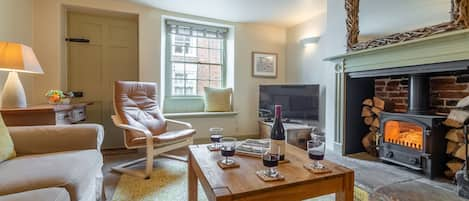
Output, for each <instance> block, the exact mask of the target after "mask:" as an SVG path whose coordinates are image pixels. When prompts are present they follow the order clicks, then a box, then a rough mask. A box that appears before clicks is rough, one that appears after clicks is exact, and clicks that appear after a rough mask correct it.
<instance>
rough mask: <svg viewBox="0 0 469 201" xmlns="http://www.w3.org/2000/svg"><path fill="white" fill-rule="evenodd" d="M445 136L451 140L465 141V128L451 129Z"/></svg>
mask: <svg viewBox="0 0 469 201" xmlns="http://www.w3.org/2000/svg"><path fill="white" fill-rule="evenodd" d="M445 138H446V139H447V140H449V141H452V142H456V143H461V142H464V131H463V129H462V128H461V129H454V128H453V129H451V130H449V131H448V132H447V133H446V136H445Z"/></svg>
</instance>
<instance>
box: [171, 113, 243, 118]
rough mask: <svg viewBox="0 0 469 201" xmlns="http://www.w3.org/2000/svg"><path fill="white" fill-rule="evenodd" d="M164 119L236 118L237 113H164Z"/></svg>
mask: <svg viewBox="0 0 469 201" xmlns="http://www.w3.org/2000/svg"><path fill="white" fill-rule="evenodd" d="M163 115H164V117H165V118H169V119H170V118H208V117H220V116H236V115H238V112H190V113H165V114H163Z"/></svg>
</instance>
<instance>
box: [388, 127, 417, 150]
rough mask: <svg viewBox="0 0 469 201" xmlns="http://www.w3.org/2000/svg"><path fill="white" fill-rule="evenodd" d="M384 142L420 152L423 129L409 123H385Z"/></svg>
mask: <svg viewBox="0 0 469 201" xmlns="http://www.w3.org/2000/svg"><path fill="white" fill-rule="evenodd" d="M384 141H385V142H387V143H393V144H398V145H401V146H404V147H408V148H412V149H416V150H420V151H421V150H422V147H423V128H422V127H421V126H419V125H417V124H414V123H410V122H404V121H387V122H385V126H384Z"/></svg>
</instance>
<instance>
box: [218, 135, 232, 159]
mask: <svg viewBox="0 0 469 201" xmlns="http://www.w3.org/2000/svg"><path fill="white" fill-rule="evenodd" d="M220 150H221V155H222V156H224V157H225V159H223V160H222V161H221V163H223V164H224V165H232V164H234V163H235V161H234V159H231V158H229V157H231V156H234V154H235V150H236V138H233V137H224V138H222V139H221V148H220Z"/></svg>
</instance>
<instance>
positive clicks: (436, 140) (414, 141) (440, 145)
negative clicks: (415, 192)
mask: <svg viewBox="0 0 469 201" xmlns="http://www.w3.org/2000/svg"><path fill="white" fill-rule="evenodd" d="M444 119H445V118H444V117H442V116H434V115H419V114H409V113H389V112H382V113H381V119H380V122H381V125H380V139H379V158H380V159H381V160H383V161H387V162H391V163H395V164H398V165H402V166H405V167H408V168H411V169H414V170H418V171H422V172H423V173H424V174H425V175H426V176H428V177H429V178H430V179H432V178H434V177H435V176H438V175H439V174H441V173H442V172H443V171H444V165H445V145H444V142H445V139H444V136H445V132H446V131H445V127H444V126H443V125H442V122H443V121H444Z"/></svg>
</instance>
